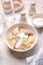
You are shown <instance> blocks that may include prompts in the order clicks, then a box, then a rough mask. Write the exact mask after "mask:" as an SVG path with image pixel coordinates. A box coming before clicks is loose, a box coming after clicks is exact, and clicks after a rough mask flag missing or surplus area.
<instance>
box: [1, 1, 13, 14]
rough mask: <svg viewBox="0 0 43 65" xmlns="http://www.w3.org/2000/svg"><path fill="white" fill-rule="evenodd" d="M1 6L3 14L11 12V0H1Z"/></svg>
mask: <svg viewBox="0 0 43 65" xmlns="http://www.w3.org/2000/svg"><path fill="white" fill-rule="evenodd" d="M2 6H3V10H4V13H5V14H9V13H11V12H12V7H11V0H3V3H2Z"/></svg>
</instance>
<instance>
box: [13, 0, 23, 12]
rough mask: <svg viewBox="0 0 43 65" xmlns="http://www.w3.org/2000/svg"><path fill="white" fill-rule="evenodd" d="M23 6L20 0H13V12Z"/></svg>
mask: <svg viewBox="0 0 43 65" xmlns="http://www.w3.org/2000/svg"><path fill="white" fill-rule="evenodd" d="M22 7H23V2H22V0H13V9H14V11H15V12H17V11H19V10H20V9H22Z"/></svg>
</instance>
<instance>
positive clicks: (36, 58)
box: [26, 32, 43, 65]
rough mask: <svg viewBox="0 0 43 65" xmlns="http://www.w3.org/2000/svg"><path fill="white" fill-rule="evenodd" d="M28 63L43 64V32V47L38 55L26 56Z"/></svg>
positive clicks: (33, 64)
mask: <svg viewBox="0 0 43 65" xmlns="http://www.w3.org/2000/svg"><path fill="white" fill-rule="evenodd" d="M26 61H27V65H43V32H42V48H40V49H39V52H38V53H37V54H36V55H33V56H31V57H28V58H26Z"/></svg>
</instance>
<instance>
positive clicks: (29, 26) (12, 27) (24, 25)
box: [5, 23, 38, 53]
mask: <svg viewBox="0 0 43 65" xmlns="http://www.w3.org/2000/svg"><path fill="white" fill-rule="evenodd" d="M16 26H20V27H23V28H26V29H29V30H30V31H31V32H33V34H34V35H35V42H34V44H33V45H32V46H31V47H30V48H27V49H26V50H17V49H12V48H11V46H10V44H9V43H8V41H7V37H6V36H7V34H8V33H10V32H11V31H12V30H13V29H14V28H15V27H16ZM5 39H6V44H7V46H8V47H9V48H10V49H11V50H13V51H15V52H17V53H19V52H20V53H23V52H26V51H29V50H30V49H32V48H33V47H34V46H35V45H36V43H37V41H38V32H37V31H36V29H35V28H34V27H33V26H31V25H29V24H23V23H19V24H14V25H12V26H10V27H9V28H8V30H7V31H6V35H5Z"/></svg>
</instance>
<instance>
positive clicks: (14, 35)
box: [7, 26, 35, 50]
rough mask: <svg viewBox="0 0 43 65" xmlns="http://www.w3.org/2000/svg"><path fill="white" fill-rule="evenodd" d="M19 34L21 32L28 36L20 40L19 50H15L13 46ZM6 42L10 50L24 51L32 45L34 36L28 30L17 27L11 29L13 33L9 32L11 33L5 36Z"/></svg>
mask: <svg viewBox="0 0 43 65" xmlns="http://www.w3.org/2000/svg"><path fill="white" fill-rule="evenodd" d="M21 32H23V33H24V34H25V35H28V38H24V39H23V40H22V45H21V46H20V47H19V48H16V46H15V45H16V43H17V41H18V39H19V37H18V34H19V33H21ZM7 40H8V43H9V44H10V46H11V48H12V49H17V50H25V49H27V48H30V47H31V46H32V45H33V44H34V42H35V35H34V34H33V33H32V32H31V31H30V30H28V29H25V28H23V27H19V26H17V27H15V28H14V29H13V31H11V33H8V34H7Z"/></svg>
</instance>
